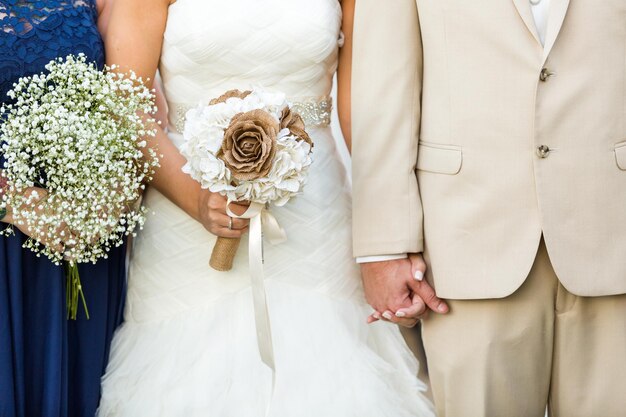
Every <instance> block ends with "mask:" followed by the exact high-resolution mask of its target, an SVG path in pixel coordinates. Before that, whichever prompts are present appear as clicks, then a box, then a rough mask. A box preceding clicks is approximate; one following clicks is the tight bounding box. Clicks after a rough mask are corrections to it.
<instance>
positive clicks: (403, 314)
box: [396, 311, 406, 318]
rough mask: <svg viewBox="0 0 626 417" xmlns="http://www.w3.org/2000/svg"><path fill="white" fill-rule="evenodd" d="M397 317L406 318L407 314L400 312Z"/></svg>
mask: <svg viewBox="0 0 626 417" xmlns="http://www.w3.org/2000/svg"><path fill="white" fill-rule="evenodd" d="M396 317H400V318H402V317H406V313H405V312H404V311H398V312H396Z"/></svg>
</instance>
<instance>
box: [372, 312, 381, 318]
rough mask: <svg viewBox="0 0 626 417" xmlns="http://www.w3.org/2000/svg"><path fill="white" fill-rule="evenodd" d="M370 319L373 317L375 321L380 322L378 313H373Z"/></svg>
mask: <svg viewBox="0 0 626 417" xmlns="http://www.w3.org/2000/svg"><path fill="white" fill-rule="evenodd" d="M372 317H374V318H375V319H376V320H380V313H379V312H376V313H373V314H372Z"/></svg>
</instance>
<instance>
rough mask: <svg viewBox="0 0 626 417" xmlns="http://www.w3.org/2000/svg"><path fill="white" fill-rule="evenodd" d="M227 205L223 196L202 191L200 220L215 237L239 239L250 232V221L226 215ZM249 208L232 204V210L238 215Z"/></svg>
mask: <svg viewBox="0 0 626 417" xmlns="http://www.w3.org/2000/svg"><path fill="white" fill-rule="evenodd" d="M226 203H227V200H226V197H224V196H223V195H221V194H218V193H212V192H210V191H209V190H202V191H201V192H200V199H199V203H198V204H199V206H198V214H199V220H200V222H201V223H202V225H203V226H204V228H205V229H206V230H208V231H209V232H211V233H213V234H214V235H215V236H220V237H229V238H239V237H241V236H242V235H243V234H244V233H245V232H246V231H247V230H248V225H249V223H250V221H249V220H248V219H237V218H232V217H230V216H229V215H228V214H226ZM247 208H248V207H246V206H245V205H242V204H237V203H231V204H230V210H231V211H232V212H233V213H235V214H237V215H240V214H243V213H244V212H245V211H246V210H247ZM231 222H232V223H231Z"/></svg>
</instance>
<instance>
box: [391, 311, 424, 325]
mask: <svg viewBox="0 0 626 417" xmlns="http://www.w3.org/2000/svg"><path fill="white" fill-rule="evenodd" d="M383 320H384V321H388V322H390V323H394V324H398V325H400V326H403V327H409V328H411V327H415V325H416V324H417V323H418V322H419V318H417V317H399V316H398V314H397V313H396V314H393V313H392V312H391V311H385V312H384V313H383Z"/></svg>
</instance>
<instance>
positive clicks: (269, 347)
mask: <svg viewBox="0 0 626 417" xmlns="http://www.w3.org/2000/svg"><path fill="white" fill-rule="evenodd" d="M249 262H250V275H251V279H252V301H253V304H254V320H255V323H256V335H257V343H258V346H259V353H260V354H261V360H262V361H263V363H265V364H266V365H267V366H268V367H269V368H270V370H271V371H272V391H271V397H270V401H269V403H268V408H267V410H266V415H268V413H269V407H270V405H271V399H272V398H273V397H274V386H275V379H276V365H275V362H274V345H273V342H272V329H271V326H270V317H269V310H268V308H267V297H266V291H265V281H264V276H263V220H262V216H261V214H258V215H256V216H254V217H252V218H251V219H250V254H249Z"/></svg>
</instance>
